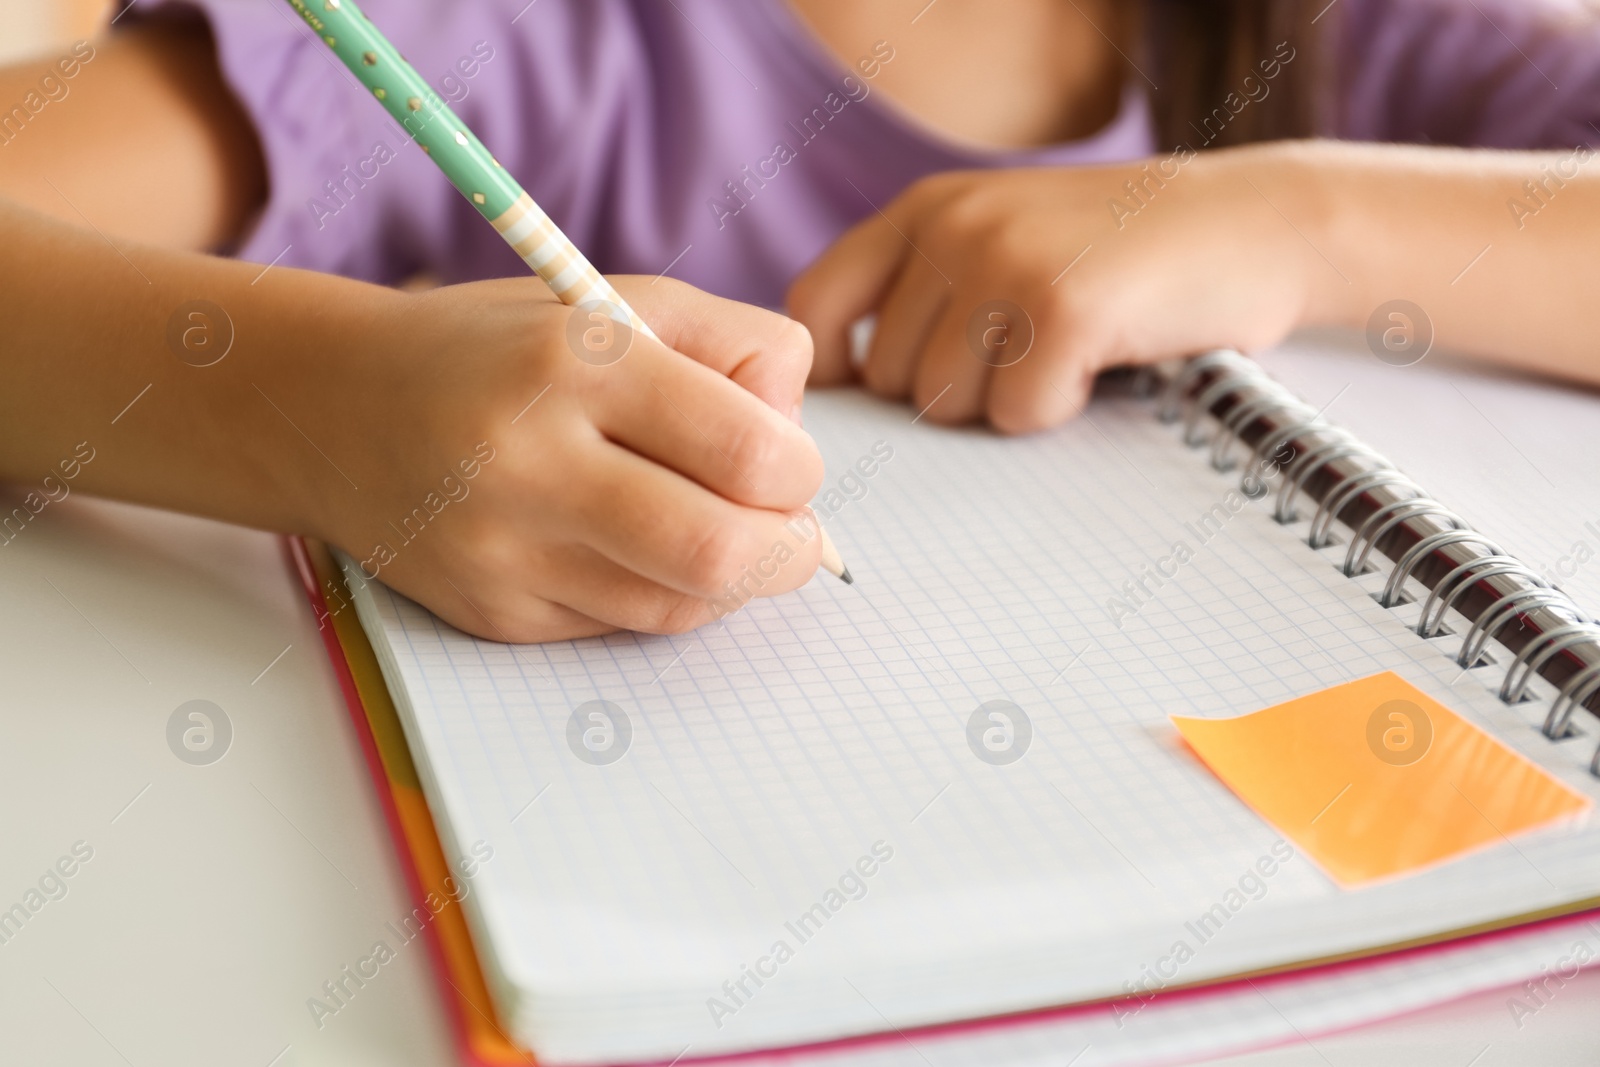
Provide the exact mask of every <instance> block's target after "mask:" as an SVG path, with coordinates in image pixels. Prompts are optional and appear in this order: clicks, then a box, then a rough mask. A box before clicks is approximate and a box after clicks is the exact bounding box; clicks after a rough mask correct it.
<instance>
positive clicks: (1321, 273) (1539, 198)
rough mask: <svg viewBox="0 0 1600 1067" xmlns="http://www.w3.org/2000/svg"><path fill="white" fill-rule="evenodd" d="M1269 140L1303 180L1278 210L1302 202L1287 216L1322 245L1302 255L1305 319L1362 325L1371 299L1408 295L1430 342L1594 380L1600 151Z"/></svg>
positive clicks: (1599, 289) (1599, 304)
mask: <svg viewBox="0 0 1600 1067" xmlns="http://www.w3.org/2000/svg"><path fill="white" fill-rule="evenodd" d="M1280 151H1281V152H1282V155H1283V157H1284V159H1285V163H1284V165H1285V166H1286V167H1288V168H1290V169H1291V171H1292V172H1294V173H1298V174H1299V175H1300V176H1301V178H1302V179H1303V182H1304V188H1305V190H1306V192H1305V193H1304V194H1303V201H1302V206H1297V207H1295V208H1291V207H1289V206H1287V205H1285V207H1284V210H1285V211H1286V212H1291V211H1299V212H1302V213H1301V214H1300V215H1299V217H1298V219H1297V221H1298V222H1299V223H1300V225H1302V227H1304V228H1305V229H1306V232H1307V236H1308V237H1309V238H1310V239H1311V241H1312V242H1313V243H1315V244H1316V245H1317V247H1318V250H1320V253H1321V254H1322V255H1325V256H1326V262H1324V263H1322V264H1321V265H1320V269H1319V264H1317V263H1315V262H1312V263H1309V267H1310V269H1309V271H1308V272H1307V274H1306V279H1307V289H1308V297H1307V301H1306V308H1305V311H1304V313H1303V320H1304V321H1305V322H1308V323H1320V322H1331V323H1337V324H1342V325H1347V326H1353V327H1356V328H1363V327H1365V326H1366V324H1367V321H1368V317H1369V316H1370V315H1371V314H1372V312H1373V311H1374V309H1376V308H1377V307H1379V306H1380V305H1382V304H1384V303H1386V302H1388V301H1391V300H1395V299H1405V300H1410V301H1413V302H1414V303H1416V304H1417V305H1418V306H1419V307H1421V308H1422V309H1423V311H1424V312H1425V313H1426V315H1427V316H1428V318H1429V319H1430V320H1431V321H1432V325H1433V327H1434V329H1435V330H1436V331H1437V337H1438V343H1439V344H1441V345H1445V346H1448V347H1450V348H1454V349H1457V350H1459V351H1462V352H1468V353H1473V354H1476V355H1479V356H1482V357H1484V358H1485V359H1488V360H1492V361H1494V362H1498V363H1504V364H1507V365H1510V366H1515V367H1521V368H1524V369H1527V370H1531V371H1536V372H1539V373H1544V374H1550V375H1554V376H1557V377H1562V378H1567V379H1571V380H1573V381H1580V382H1585V383H1588V384H1592V385H1600V350H1597V348H1596V344H1595V311H1596V309H1597V308H1600V271H1597V270H1596V268H1595V263H1596V258H1595V257H1596V248H1597V246H1600V158H1597V154H1596V153H1595V152H1593V151H1592V150H1591V149H1588V148H1581V149H1575V150H1566V151H1558V152H1492V151H1486V150H1473V149H1430V148H1405V147H1398V146H1390V145H1354V144H1333V143H1328V144H1314V145H1304V146H1288V147H1287V148H1286V149H1284V150H1280ZM1290 203H1294V201H1293V200H1291V201H1290ZM1293 217H1295V216H1294V215H1292V214H1291V218H1293ZM1286 225H1287V223H1286ZM1313 235H1315V236H1313ZM1341 274H1342V275H1343V276H1344V277H1341V276H1340V275H1341Z"/></svg>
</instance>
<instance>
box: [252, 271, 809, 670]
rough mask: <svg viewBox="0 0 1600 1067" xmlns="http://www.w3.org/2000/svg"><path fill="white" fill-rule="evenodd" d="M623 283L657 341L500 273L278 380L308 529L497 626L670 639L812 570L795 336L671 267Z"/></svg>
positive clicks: (477, 622)
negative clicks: (296, 451)
mask: <svg viewBox="0 0 1600 1067" xmlns="http://www.w3.org/2000/svg"><path fill="white" fill-rule="evenodd" d="M615 281H616V284H617V287H618V289H619V290H621V291H622V292H623V294H624V297H625V299H627V300H628V301H629V303H630V304H632V305H633V306H634V308H635V310H637V311H638V313H639V314H640V316H641V317H642V318H644V319H645V320H646V321H647V322H649V323H651V326H652V328H653V329H655V330H656V331H657V333H658V334H659V336H660V337H661V339H662V342H664V343H657V342H655V341H652V340H650V339H648V338H645V337H643V336H638V335H635V336H632V337H631V339H629V338H627V331H624V330H616V329H615V328H614V327H613V326H612V325H611V324H610V322H609V320H606V319H604V318H603V317H601V316H599V315H598V314H596V315H595V316H594V317H592V318H591V317H587V316H586V315H585V313H584V312H582V311H579V310H575V309H572V308H569V307H566V306H564V305H562V304H560V303H559V302H558V301H557V300H556V299H555V298H554V296H553V295H552V294H551V293H550V291H549V289H548V288H546V287H545V286H544V284H543V283H542V282H539V281H538V280H537V279H532V278H527V279H521V278H519V279H507V280H501V281H489V282H479V283H474V284H469V285H458V286H451V287H448V288H443V289H437V290H433V291H430V292H425V293H420V294H394V297H395V300H396V302H397V308H396V310H398V314H392V315H388V316H384V318H383V319H380V320H376V321H380V322H383V321H387V322H388V323H389V325H380V326H379V327H378V329H377V332H376V334H375V336H374V337H373V338H372V340H373V342H374V343H371V344H361V345H358V346H356V347H355V348H354V349H349V350H346V351H343V352H337V353H329V352H323V353H320V354H317V355H315V356H314V357H313V360H314V363H315V366H314V367H312V368H301V371H306V370H309V373H300V372H296V373H294V374H293V376H291V377H285V378H282V379H279V380H280V381H281V382H282V383H283V384H282V385H281V386H280V387H279V388H280V389H281V390H283V391H285V392H286V393H287V392H288V391H289V390H290V389H291V387H292V388H294V389H295V390H297V393H298V395H291V399H290V402H288V403H286V402H285V401H283V400H278V401H277V402H278V403H282V404H284V406H285V407H286V408H288V407H290V406H291V404H292V406H293V409H294V410H296V412H297V413H300V416H299V417H302V418H305V419H308V420H312V421H313V422H314V423H315V425H316V426H318V427H320V429H313V428H312V425H306V432H307V436H308V437H315V438H316V440H317V443H318V445H319V446H320V448H319V451H321V450H324V449H325V455H324V456H323V457H319V456H318V455H317V454H316V453H315V452H310V451H309V450H304V449H302V450H301V451H302V452H303V453H304V455H303V457H302V458H303V459H304V460H306V462H305V463H303V464H300V466H299V469H300V471H301V472H302V474H301V476H300V479H301V482H302V484H303V485H304V486H305V487H306V489H307V495H306V497H305V503H304V506H305V509H306V511H307V513H308V514H309V515H310V516H312V527H313V528H312V531H311V532H314V533H316V534H317V535H319V536H321V537H323V538H325V539H326V540H328V541H330V542H332V543H334V544H337V545H339V546H341V547H343V548H344V549H345V550H346V551H348V552H349V553H350V554H351V555H352V556H354V557H355V558H356V559H357V560H358V561H361V565H362V570H363V572H364V573H365V574H366V575H367V577H369V578H378V579H381V580H382V581H383V582H384V583H385V584H388V585H390V586H392V587H393V588H395V589H396V590H398V591H400V592H402V593H404V594H406V595H407V596H409V597H411V598H412V599H414V600H417V601H419V602H421V603H422V604H424V605H426V606H427V607H429V608H430V609H432V610H433V611H434V612H435V613H436V614H438V615H439V616H441V617H442V618H444V619H445V620H447V621H448V622H450V623H452V624H453V625H455V626H457V627H459V628H461V629H463V630H466V631H469V632H471V633H474V634H477V635H479V636H482V637H486V638H489V639H492V640H499V641H512V642H531V641H549V640H556V639H563V638H571V637H579V636H586V635H592V634H599V633H605V632H609V631H611V630H615V629H618V628H627V629H635V630H645V631H650V632H656V633H677V632H682V631H685V630H688V629H691V628H693V627H696V626H699V625H702V624H704V623H707V622H710V621H713V620H714V619H716V618H720V617H721V615H722V614H726V613H727V612H729V611H732V610H736V609H737V608H738V607H740V606H742V605H743V603H744V602H745V601H747V600H748V599H749V598H750V597H751V596H770V595H773V594H776V593H782V592H787V591H789V590H791V589H794V588H796V587H798V586H800V585H802V584H804V583H805V582H806V581H807V580H808V579H809V578H810V577H811V575H812V573H813V571H815V569H816V567H817V563H818V559H819V542H820V538H818V537H817V536H816V529H817V528H816V526H815V521H814V519H813V518H812V517H811V516H810V514H809V512H807V511H806V510H805V507H806V505H807V503H808V502H809V501H810V500H811V498H812V496H813V495H814V494H815V493H816V491H817V489H818V487H819V485H820V483H821V479H822V459H821V457H820V455H819V454H818V452H817V448H816V445H815V443H814V442H813V441H812V440H811V438H810V436H809V435H807V434H806V432H805V431H804V430H802V429H801V428H800V426H799V424H798V412H799V405H800V401H801V394H802V390H803V387H804V384H805V379H806V374H807V372H808V371H809V369H810V365H811V342H810V336H809V334H807V332H806V331H805V329H804V328H803V327H801V326H799V325H797V324H796V323H794V322H792V321H791V320H789V319H786V318H784V317H783V316H781V315H777V314H774V313H772V312H768V311H763V310H761V309H759V308H754V307H749V306H747V305H743V304H738V303H735V302H732V301H728V300H722V299H718V298H716V297H712V296H708V295H706V294H704V293H702V292H700V291H699V290H696V289H694V288H692V287H690V286H688V285H684V284H681V283H677V282H673V281H670V280H669V279H659V280H656V281H654V282H651V281H649V280H647V279H616V280H615ZM669 346H670V347H669ZM613 360H614V361H613ZM295 381H298V382H299V383H300V384H299V385H298V386H294V385H293V383H294V382H295ZM313 384H314V386H315V388H313V387H312V386H313ZM791 416H792V417H791ZM323 442H326V443H325V444H324V443H323ZM335 458H337V460H338V463H337V469H336V468H335V462H334V460H335ZM324 460H326V462H325V461H324Z"/></svg>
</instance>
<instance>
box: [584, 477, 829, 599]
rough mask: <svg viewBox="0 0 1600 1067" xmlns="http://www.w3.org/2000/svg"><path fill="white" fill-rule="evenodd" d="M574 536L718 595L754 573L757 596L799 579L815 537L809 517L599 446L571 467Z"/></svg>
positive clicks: (689, 589)
mask: <svg viewBox="0 0 1600 1067" xmlns="http://www.w3.org/2000/svg"><path fill="white" fill-rule="evenodd" d="M574 475H575V479H574V480H575V481H576V482H578V483H579V484H581V485H582V492H581V494H580V495H579V497H578V498H577V499H576V500H575V501H574V512H575V518H576V521H577V524H578V529H577V530H576V534H577V536H578V537H579V538H580V539H581V540H582V541H583V542H584V543H586V544H588V545H590V546H591V547H593V548H594V549H596V550H597V551H599V552H601V553H602V554H604V555H605V556H606V557H608V558H609V559H611V560H612V561H614V562H615V563H617V564H619V565H621V566H623V567H625V568H627V569H628V570H630V571H633V572H634V573H635V574H638V575H640V576H642V577H644V578H648V579H650V580H651V581H653V582H658V583H660V584H661V585H665V586H667V587H669V588H671V589H676V590H678V591H679V592H683V593H688V594H690V595H692V596H699V597H723V596H726V595H727V592H726V588H727V587H728V586H729V585H731V584H733V583H736V582H738V581H739V580H740V579H741V578H744V577H747V576H748V575H750V574H752V573H754V574H758V575H759V576H760V580H761V581H762V583H763V588H762V590H761V592H762V595H771V594H773V593H782V592H788V591H789V590H791V589H798V588H799V587H800V586H801V585H804V584H805V583H806V582H807V581H808V580H809V579H810V577H811V574H812V572H813V571H815V570H816V568H817V563H818V561H819V559H820V541H821V538H819V537H817V536H815V532H816V527H815V525H814V524H813V523H811V521H810V517H809V516H804V517H803V518H801V519H798V520H797V519H796V518H795V516H793V515H791V514H787V513H784V512H779V511H767V510H765V509H761V508H747V507H741V506H740V505H738V504H734V503H732V502H731V501H728V500H725V499H723V498H722V497H720V496H718V495H716V494H715V493H712V492H710V491H709V490H707V489H704V488H702V487H701V486H699V485H697V484H695V483H694V482H692V481H690V480H688V479H687V478H684V477H683V476H682V475H680V474H677V473H676V472H674V471H670V470H668V469H666V468H665V467H662V466H658V465H657V464H655V463H652V462H651V461H650V460H648V459H645V458H644V457H642V456H638V455H635V454H634V453H632V452H630V451H628V450H627V449H624V448H619V447H615V446H608V447H606V448H604V449H602V450H600V451H599V452H598V453H596V454H595V455H594V457H593V458H592V459H591V460H590V461H589V462H586V463H585V464H584V465H583V469H582V470H579V471H575V472H574Z"/></svg>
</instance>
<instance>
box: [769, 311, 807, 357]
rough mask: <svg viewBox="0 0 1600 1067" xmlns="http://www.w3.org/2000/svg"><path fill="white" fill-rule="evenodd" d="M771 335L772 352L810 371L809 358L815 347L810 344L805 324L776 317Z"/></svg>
mask: <svg viewBox="0 0 1600 1067" xmlns="http://www.w3.org/2000/svg"><path fill="white" fill-rule="evenodd" d="M773 333H774V336H773V340H772V347H773V349H774V351H776V352H778V353H781V354H782V355H784V356H787V357H789V358H791V359H793V360H794V361H795V362H796V363H798V364H800V365H801V366H802V367H803V368H804V369H806V370H810V369H811V357H812V355H813V354H814V352H815V351H816V347H815V345H814V344H813V343H812V339H811V331H810V329H808V328H807V327H806V324H805V323H803V322H800V321H799V320H798V319H792V318H788V317H786V316H778V323H777V326H776V328H775V329H774V331H773Z"/></svg>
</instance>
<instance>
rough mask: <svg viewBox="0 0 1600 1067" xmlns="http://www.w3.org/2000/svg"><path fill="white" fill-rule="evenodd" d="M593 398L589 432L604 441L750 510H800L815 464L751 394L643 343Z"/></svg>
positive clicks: (794, 432) (793, 428)
mask: <svg viewBox="0 0 1600 1067" xmlns="http://www.w3.org/2000/svg"><path fill="white" fill-rule="evenodd" d="M618 370H619V371H622V373H618V374H616V376H615V377H614V378H611V379H610V380H609V381H608V382H607V387H606V388H605V389H604V390H603V391H601V392H600V393H599V394H598V398H599V403H598V404H597V405H596V410H595V411H594V413H593V416H592V417H593V418H594V421H595V425H596V426H597V427H598V428H599V430H600V431H601V432H602V433H604V434H605V435H606V436H607V437H609V438H610V439H611V440H613V441H615V442H617V443H619V444H622V445H625V446H627V447H628V448H630V449H632V450H633V451H635V452H637V453H639V454H640V455H642V456H645V457H647V458H649V459H651V460H654V461H655V462H657V463H660V464H662V465H664V466H666V467H670V468H671V469H673V470H675V471H677V472H678V473H679V474H681V475H683V476H684V477H686V478H689V479H692V480H693V481H696V482H698V483H700V484H701V485H703V486H705V487H706V488H707V489H710V490H711V491H712V492H715V493H718V494H720V495H722V496H725V497H727V498H728V499H729V500H732V501H734V502H735V503H739V504H746V505H749V506H751V507H760V508H772V509H779V510H792V509H794V508H800V507H804V506H805V504H806V503H807V502H808V501H810V500H811V498H812V497H813V496H815V495H816V492H817V487H818V486H819V485H821V484H822V474H823V469H822V456H821V454H820V453H818V451H817V446H816V443H815V442H814V441H813V440H812V439H811V437H810V435H808V434H807V433H806V432H805V431H804V430H802V429H801V428H800V427H799V426H797V425H795V424H794V423H793V422H790V421H789V420H788V419H787V418H785V417H784V416H783V415H780V414H778V413H777V412H776V411H774V410H773V409H772V408H770V407H768V406H767V405H766V404H764V403H762V402H761V400H759V399H758V398H756V397H755V396H754V395H753V394H751V393H748V392H746V391H745V390H744V389H742V388H741V387H740V386H738V385H737V384H735V383H734V382H732V381H730V380H729V379H727V378H724V377H723V376H722V375H720V374H718V373H717V372H716V371H715V370H712V369H711V368H708V367H704V366H702V365H700V364H699V363H696V362H695V361H693V360H691V359H687V358H685V357H684V356H682V355H680V354H679V353H677V352H673V351H670V350H668V349H665V348H662V347H661V346H660V345H656V344H651V343H647V342H645V341H643V340H642V339H641V340H639V341H636V342H635V347H634V351H632V352H631V353H629V356H628V363H627V364H626V365H625V369H624V368H623V367H619V368H618Z"/></svg>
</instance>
